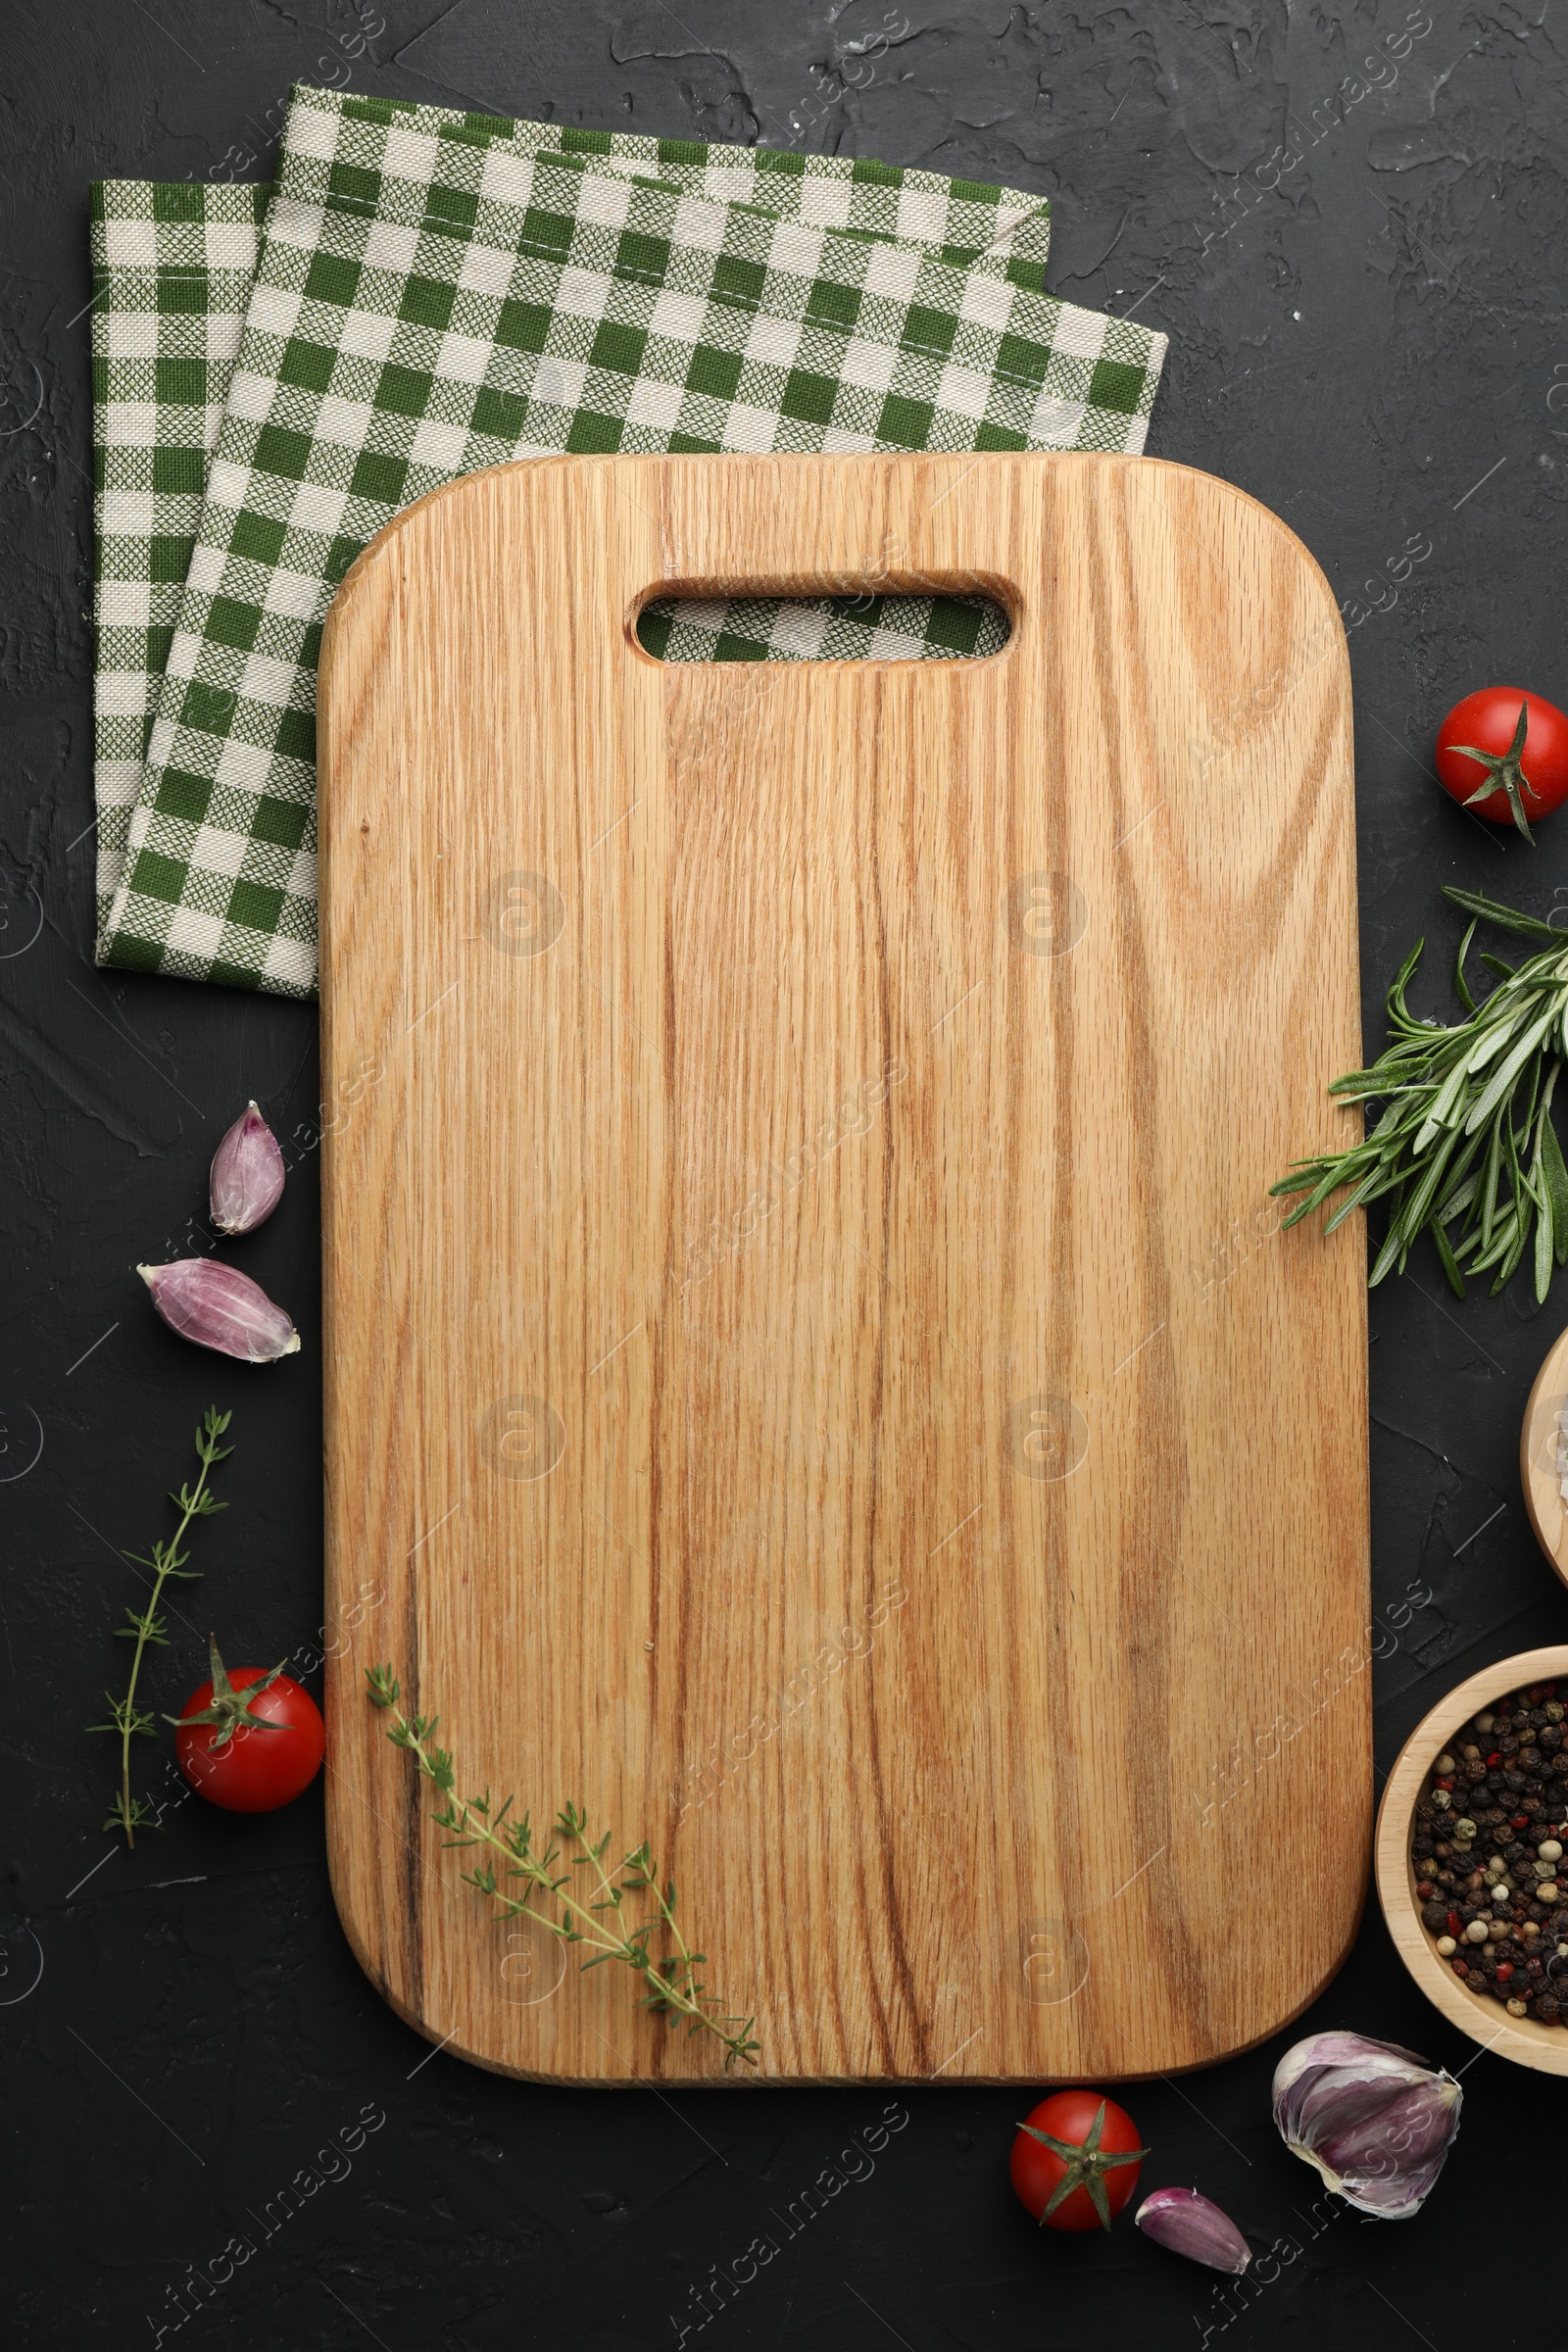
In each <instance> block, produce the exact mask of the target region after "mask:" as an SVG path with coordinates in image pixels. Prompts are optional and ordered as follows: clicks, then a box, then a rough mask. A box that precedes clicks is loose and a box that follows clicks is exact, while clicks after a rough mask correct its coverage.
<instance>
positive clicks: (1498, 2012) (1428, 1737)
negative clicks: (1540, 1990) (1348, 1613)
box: [1376, 1349, 1568, 2075]
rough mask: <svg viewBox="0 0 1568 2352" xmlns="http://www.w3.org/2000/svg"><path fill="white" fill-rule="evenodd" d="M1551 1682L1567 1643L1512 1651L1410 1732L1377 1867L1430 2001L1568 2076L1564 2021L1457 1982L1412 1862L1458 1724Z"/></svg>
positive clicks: (1520, 2055) (1473, 2034)
mask: <svg viewBox="0 0 1568 2352" xmlns="http://www.w3.org/2000/svg"><path fill="white" fill-rule="evenodd" d="M1555 1352H1556V1350H1555V1349H1553V1353H1554V1354H1555ZM1549 1360H1550V1359H1549V1358H1548V1362H1549ZM1537 1385H1538V1387H1539V1385H1540V1384H1539V1382H1538V1384H1537ZM1549 1682H1557V1683H1559V1684H1561V1683H1563V1682H1568V1648H1553V1649H1526V1650H1522V1651H1521V1652H1520V1653H1519V1655H1518V1656H1517V1657H1512V1658H1501V1659H1499V1660H1498V1662H1497V1664H1496V1665H1495V1666H1486V1667H1483V1668H1482V1671H1481V1672H1480V1673H1479V1674H1473V1675H1472V1676H1471V1677H1470V1680H1469V1681H1468V1682H1467V1683H1461V1684H1460V1685H1459V1686H1458V1688H1457V1690H1454V1691H1449V1692H1448V1695H1447V1697H1446V1698H1445V1699H1440V1701H1439V1702H1438V1704H1437V1705H1436V1706H1435V1707H1434V1708H1433V1710H1432V1712H1431V1714H1430V1715H1429V1716H1428V1717H1427V1718H1426V1720H1425V1722H1424V1723H1422V1724H1421V1725H1420V1726H1419V1727H1418V1728H1417V1729H1416V1730H1415V1731H1413V1732H1412V1733H1411V1735H1410V1737H1409V1739H1408V1740H1406V1741H1405V1743H1404V1745H1403V1747H1402V1748H1401V1749H1400V1751H1399V1760H1398V1762H1397V1764H1396V1765H1395V1767H1394V1770H1393V1771H1392V1772H1391V1773H1390V1775H1389V1779H1388V1786H1387V1788H1386V1789H1384V1791H1383V1802H1382V1804H1381V1805H1380V1806H1379V1807H1378V1826H1377V1846H1376V1868H1377V1879H1378V1900H1379V1901H1380V1902H1381V1903H1382V1905H1383V1916H1384V1918H1385V1919H1386V1920H1387V1921H1388V1924H1389V1934H1390V1935H1391V1936H1393V1938H1394V1942H1395V1948H1396V1949H1397V1952H1398V1955H1399V1957H1400V1959H1401V1960H1402V1961H1403V1962H1404V1965H1405V1967H1406V1968H1407V1969H1408V1970H1409V1971H1410V1974H1411V1976H1412V1977H1414V1979H1415V1981H1416V1983H1417V1984H1418V1985H1420V1987H1421V1989H1422V1991H1423V1992H1424V1993H1425V1994H1426V1996H1427V1998H1428V2000H1429V2001H1431V2002H1432V2003H1433V2004H1434V2005H1435V2006H1436V2007H1437V2008H1439V2009H1441V2010H1442V2011H1443V2014H1444V2016H1445V2017H1446V2018H1447V2019H1448V2021H1449V2023H1450V2024H1452V2025H1455V2026H1457V2027H1458V2028H1459V2031H1460V2032H1461V2033H1462V2034H1469V2036H1470V2038H1471V2040H1472V2041H1475V2042H1479V2043H1480V2045H1481V2047H1482V2048H1483V2049H1484V2050H1492V2051H1494V2052H1495V2055H1496V2056H1497V2057H1499V2058H1511V2059H1513V2060H1514V2062H1515V2064H1516V2065H1519V2066H1533V2067H1535V2068H1537V2069H1538V2071H1539V2072H1540V2073H1542V2074H1544V2075H1568V2026H1561V2025H1557V2026H1544V2025H1542V2024H1541V2022H1540V2020H1539V2019H1537V2018H1534V2017H1510V2016H1509V2015H1508V2013H1507V2011H1506V2010H1505V2009H1504V2008H1503V2006H1502V2003H1501V2002H1500V2001H1494V2000H1492V1999H1491V1998H1489V1997H1488V1996H1486V1995H1484V1994H1482V1993H1479V1992H1472V1991H1471V1990H1470V1988H1469V1986H1468V1985H1461V1984H1460V1982H1459V1980H1458V1978H1457V1977H1456V1976H1455V1975H1454V1973H1453V1971H1452V1969H1451V1968H1450V1967H1449V1966H1448V1964H1447V1962H1446V1960H1442V1959H1440V1958H1439V1956H1438V1953H1437V1951H1436V1949H1435V1948H1434V1945H1433V1942H1432V1938H1431V1936H1429V1935H1428V1934H1427V1932H1426V1929H1425V1928H1424V1927H1423V1926H1422V1924H1421V1906H1420V1904H1419V1903H1418V1902H1417V1901H1416V1895H1415V1872H1414V1870H1413V1869H1412V1868H1411V1863H1410V1836H1411V1823H1412V1821H1413V1819H1414V1815H1415V1800H1416V1798H1417V1797H1418V1796H1419V1795H1420V1793H1421V1789H1422V1787H1423V1784H1424V1783H1425V1780H1426V1777H1427V1775H1428V1773H1429V1772H1430V1771H1431V1769H1432V1766H1433V1764H1434V1763H1435V1762H1436V1760H1437V1758H1438V1757H1439V1756H1441V1755H1442V1753H1443V1751H1444V1749H1445V1748H1446V1745H1447V1743H1448V1741H1449V1740H1451V1739H1452V1737H1453V1735H1454V1733H1455V1732H1456V1731H1457V1730H1458V1729H1459V1726H1460V1725H1461V1724H1462V1723H1466V1722H1468V1720H1469V1718H1470V1717H1471V1716H1472V1715H1474V1714H1476V1713H1478V1712H1479V1711H1480V1709H1481V1708H1483V1707H1486V1706H1488V1705H1490V1704H1491V1703H1492V1701H1493V1700H1495V1699H1497V1698H1500V1697H1501V1696H1502V1694H1503V1692H1504V1691H1518V1690H1519V1689H1521V1688H1522V1687H1523V1686H1524V1685H1526V1684H1529V1683H1549Z"/></svg>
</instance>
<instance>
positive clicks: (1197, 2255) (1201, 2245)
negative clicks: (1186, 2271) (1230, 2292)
mask: <svg viewBox="0 0 1568 2352" xmlns="http://www.w3.org/2000/svg"><path fill="white" fill-rule="evenodd" d="M1133 2220H1134V2221H1135V2222H1136V2223H1137V2225H1138V2227H1139V2229H1141V2230H1142V2231H1143V2233H1144V2235H1145V2236H1146V2237H1152V2239H1153V2241H1154V2243H1155V2245H1156V2246H1164V2247H1166V2248H1168V2250H1169V2251H1170V2252H1171V2253H1172V2254H1185V2255H1186V2256H1187V2259H1188V2260H1189V2262H1202V2263H1206V2264H1207V2265H1208V2268H1209V2269H1210V2270H1211V2271H1230V2272H1232V2273H1233V2274H1238V2275H1239V2274H1240V2273H1241V2272H1243V2271H1245V2270H1246V2268H1247V2266H1248V2264H1249V2263H1250V2261H1251V2259H1252V2249H1251V2247H1250V2245H1249V2244H1248V2242H1247V2240H1246V2238H1245V2237H1244V2236H1243V2235H1242V2233H1241V2231H1240V2230H1239V2229H1237V2227H1236V2224H1235V2223H1234V2222H1233V2221H1232V2220H1231V2217H1230V2215H1229V2214H1228V2213H1221V2211H1220V2209H1219V2207H1218V2206H1217V2205H1211V2204H1210V2203H1209V2201H1208V2199H1207V2197H1201V2196H1200V2195H1199V2193H1198V2191H1197V2189H1196V2188H1156V2189H1155V2191H1154V2193H1153V2195H1152V2197H1146V2198H1145V2199H1144V2201H1143V2203H1142V2204H1141V2205H1140V2206H1139V2208H1138V2211H1137V2212H1136V2213H1135V2214H1134V2216H1133Z"/></svg>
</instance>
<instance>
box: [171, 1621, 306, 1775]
mask: <svg viewBox="0 0 1568 2352" xmlns="http://www.w3.org/2000/svg"><path fill="white" fill-rule="evenodd" d="M212 1662H213V1673H212V1680H211V1681H210V1682H206V1683H203V1684H202V1686H201V1688H200V1690H199V1691H192V1692H191V1694H190V1696H189V1698H188V1699H187V1700H186V1701H185V1705H184V1708H183V1710H182V1712H181V1713H180V1714H179V1716H178V1717H172V1718H171V1720H172V1722H174V1724H175V1732H174V1754H175V1756H176V1757H177V1758H178V1761H179V1769H180V1771H181V1772H182V1773H183V1774H184V1775H185V1778H186V1780H187V1781H189V1783H190V1785H191V1787H192V1788H193V1789H195V1790H196V1792H197V1794H198V1795H199V1796H205V1797H206V1799H207V1801H208V1803H209V1804H212V1805H221V1806H222V1807H223V1809H224V1811H225V1812H227V1813H274V1812H275V1811H276V1810H277V1808H278V1806H279V1805H287V1804H292V1802H293V1800H294V1799H295V1797H297V1796H298V1795H299V1794H300V1793H301V1791H302V1790H303V1789H308V1788H309V1787H310V1785H311V1783H312V1782H313V1781H314V1780H315V1778H316V1776H317V1774H318V1773H319V1771H320V1769H321V1754H322V1750H323V1748H324V1746H325V1744H326V1732H325V1727H324V1725H323V1724H322V1722H321V1710H320V1708H319V1706H318V1705H317V1703H316V1701H315V1699H314V1698H313V1697H312V1696H311V1694H310V1692H309V1691H306V1690H303V1689H302V1688H301V1687H300V1685H299V1684H298V1683H296V1682H295V1681H293V1680H292V1678H291V1677H290V1676H288V1675H286V1674H285V1673H284V1672H283V1670H282V1667H281V1666H274V1667H273V1668H272V1669H271V1671H270V1673H269V1672H268V1671H267V1669H266V1668H265V1667H261V1666H236V1667H235V1669H234V1671H233V1673H232V1674H230V1673H229V1672H228V1671H227V1669H226V1668H225V1667H224V1664H223V1661H222V1659H221V1657H220V1656H219V1654H218V1643H217V1642H213V1643H212Z"/></svg>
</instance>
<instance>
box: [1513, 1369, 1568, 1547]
mask: <svg viewBox="0 0 1568 2352" xmlns="http://www.w3.org/2000/svg"><path fill="white" fill-rule="evenodd" d="M1565 1404H1568V1331H1565V1332H1563V1333H1561V1334H1560V1335H1559V1337H1558V1338H1557V1340H1556V1341H1555V1342H1554V1343H1553V1345H1552V1346H1551V1348H1548V1350H1547V1352H1546V1356H1545V1360H1544V1363H1543V1364H1542V1367H1541V1370H1540V1371H1539V1372H1538V1373H1537V1374H1536V1377H1535V1382H1534V1385H1533V1386H1532V1388H1531V1391H1530V1398H1529V1401H1528V1403H1527V1404H1526V1406H1525V1417H1524V1423H1523V1426H1522V1428H1521V1429H1520V1432H1519V1481H1520V1484H1521V1486H1522V1487H1523V1488H1524V1491H1525V1508H1526V1510H1527V1511H1528V1512H1529V1513H1530V1524H1531V1526H1532V1527H1533V1528H1534V1529H1535V1531H1536V1541H1537V1543H1538V1544H1540V1545H1541V1548H1542V1550H1543V1551H1544V1553H1545V1555H1546V1557H1547V1559H1548V1560H1549V1561H1550V1562H1551V1564H1552V1566H1553V1568H1555V1569H1556V1571H1557V1574H1558V1575H1559V1576H1560V1577H1561V1578H1562V1580H1563V1583H1564V1584H1568V1511H1565V1510H1564V1508H1563V1500H1562V1496H1561V1495H1560V1494H1559V1492H1558V1483H1559V1482H1558V1474H1557V1437H1558V1428H1557V1416H1558V1414H1559V1413H1560V1412H1561V1411H1562V1408H1563V1406H1564V1405H1565Z"/></svg>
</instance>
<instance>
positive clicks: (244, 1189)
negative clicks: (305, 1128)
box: [212, 1103, 283, 1233]
mask: <svg viewBox="0 0 1568 2352" xmlns="http://www.w3.org/2000/svg"><path fill="white" fill-rule="evenodd" d="M282 1198H283V1154H282V1152H281V1151H280V1150H279V1149H278V1142H277V1138H276V1136H275V1135H274V1134H273V1133H272V1130H271V1129H270V1127H269V1125H268V1124H267V1121H266V1120H265V1119H264V1118H263V1116H262V1114H261V1112H260V1110H259V1109H258V1108H257V1106H256V1104H255V1103H247V1104H246V1106H245V1111H244V1114H243V1116H242V1117H240V1118H237V1119H236V1120H235V1121H234V1124H233V1126H232V1127H231V1128H230V1129H229V1131H228V1133H227V1134H226V1135H225V1136H224V1138H223V1140H222V1142H221V1144H220V1145H219V1147H218V1150H217V1151H216V1152H214V1154H213V1174H212V1203H213V1223H214V1224H215V1225H216V1226H217V1227H218V1230H219V1232H220V1233H254V1232H255V1231H256V1228H257V1226H258V1225H265V1224H266V1222H267V1220H268V1218H269V1217H270V1215H271V1213H272V1211H273V1209H274V1208H275V1207H276V1206H277V1204H278V1202H279V1201H281V1200H282Z"/></svg>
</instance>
